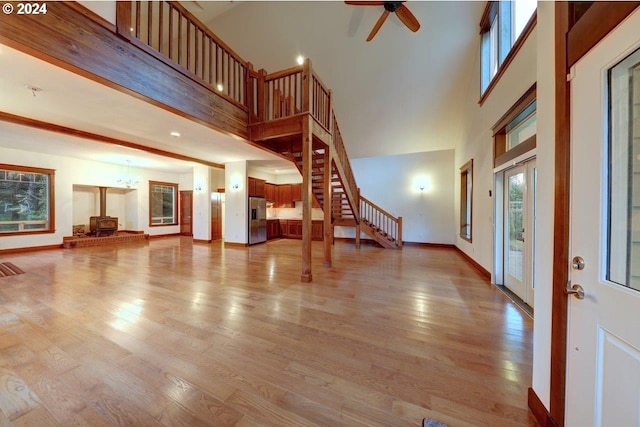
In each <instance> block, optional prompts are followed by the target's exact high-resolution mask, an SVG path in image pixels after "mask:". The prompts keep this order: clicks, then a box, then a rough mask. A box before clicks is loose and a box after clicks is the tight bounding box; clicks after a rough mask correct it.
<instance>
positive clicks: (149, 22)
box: [147, 1, 153, 47]
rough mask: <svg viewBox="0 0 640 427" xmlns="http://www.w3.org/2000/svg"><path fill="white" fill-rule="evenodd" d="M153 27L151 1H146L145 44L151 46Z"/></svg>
mask: <svg viewBox="0 0 640 427" xmlns="http://www.w3.org/2000/svg"><path fill="white" fill-rule="evenodd" d="M152 29H153V2H152V1H149V2H147V44H148V45H149V46H151V47H153V43H152V41H153V38H152V37H151V30H152Z"/></svg>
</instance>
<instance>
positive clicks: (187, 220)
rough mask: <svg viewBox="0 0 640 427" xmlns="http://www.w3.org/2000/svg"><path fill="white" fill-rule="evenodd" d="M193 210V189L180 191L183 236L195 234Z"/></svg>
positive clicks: (181, 232)
mask: <svg viewBox="0 0 640 427" xmlns="http://www.w3.org/2000/svg"><path fill="white" fill-rule="evenodd" d="M192 212H193V191H191V190H186V191H181V192H180V234H181V235H183V236H193V224H192Z"/></svg>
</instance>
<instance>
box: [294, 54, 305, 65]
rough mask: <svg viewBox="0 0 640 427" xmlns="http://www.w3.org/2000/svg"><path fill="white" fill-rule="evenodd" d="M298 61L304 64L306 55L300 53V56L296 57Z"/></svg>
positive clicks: (299, 63)
mask: <svg viewBox="0 0 640 427" xmlns="http://www.w3.org/2000/svg"><path fill="white" fill-rule="evenodd" d="M296 62H297V63H298V65H302V64H304V56H302V55H298V57H297V58H296Z"/></svg>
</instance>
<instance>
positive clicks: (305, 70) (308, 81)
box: [302, 58, 313, 113]
mask: <svg viewBox="0 0 640 427" xmlns="http://www.w3.org/2000/svg"><path fill="white" fill-rule="evenodd" d="M312 72H313V70H312V68H311V60H310V59H309V58H307V59H305V60H304V64H302V112H303V113H309V112H311V109H310V106H311V93H312V89H311V85H312V84H313V83H312V80H313V79H312V76H311V73H312Z"/></svg>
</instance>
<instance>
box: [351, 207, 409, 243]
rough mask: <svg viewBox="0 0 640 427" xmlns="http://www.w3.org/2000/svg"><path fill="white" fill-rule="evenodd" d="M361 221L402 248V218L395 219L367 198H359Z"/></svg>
mask: <svg viewBox="0 0 640 427" xmlns="http://www.w3.org/2000/svg"><path fill="white" fill-rule="evenodd" d="M360 218H361V221H362V222H364V223H365V224H367V225H368V226H370V227H372V228H373V229H374V230H376V231H377V232H379V233H380V234H382V235H383V236H385V237H387V238H388V239H389V240H391V241H394V242H395V243H396V245H398V247H402V217H397V218H396V217H395V216H393V215H391V214H390V213H389V212H387V211H385V210H384V209H382V208H381V207H380V206H378V205H376V204H375V203H373V202H371V201H370V200H368V199H367V198H365V197H363V196H360Z"/></svg>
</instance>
